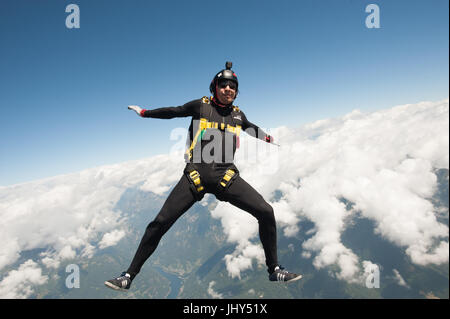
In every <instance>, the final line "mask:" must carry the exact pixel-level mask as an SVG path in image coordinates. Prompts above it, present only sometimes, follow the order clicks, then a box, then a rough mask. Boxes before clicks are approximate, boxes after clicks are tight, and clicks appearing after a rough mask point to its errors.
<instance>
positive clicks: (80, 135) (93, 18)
mask: <svg viewBox="0 0 450 319" xmlns="http://www.w3.org/2000/svg"><path fill="white" fill-rule="evenodd" d="M70 3H75V4H77V5H79V8H80V11H81V21H80V22H81V25H80V26H81V27H80V28H79V29H67V28H66V25H65V20H66V17H67V15H68V13H66V12H65V8H66V6H67V5H68V4H70ZM371 3H376V4H378V5H379V8H380V22H381V28H379V29H368V28H366V26H365V19H366V17H367V15H368V13H366V12H365V8H366V6H367V5H368V4H371ZM448 6H449V2H448V1H447V0H443V1H441V0H432V1H425V0H420V1H403V0H395V1H371V0H367V1H363V0H330V1H323V0H320V1H319V0H316V1H313V0H305V1H300V0H297V1H262V0H260V1H234V0H231V1H195V0H193V1H136V0H129V1H111V0H110V1H103V0H95V1H86V0H72V1H62V0H52V1H50V0H48V1H44V0H41V1H31V0H30V1H22V0H15V1H13V0H3V1H0V43H1V46H0V56H1V59H0V112H1V113H0V134H1V138H0V185H2V186H6V185H11V184H15V183H21V182H26V181H30V180H35V179H40V178H44V177H50V176H54V175H58V174H64V173H70V172H75V171H79V170H82V169H85V168H91V167H94V166H100V165H105V164H112V163H118V162H123V161H127V160H133V159H139V158H146V157H149V156H152V155H155V154H159V153H167V152H168V151H169V150H170V147H171V145H173V143H174V142H173V141H170V139H169V137H170V132H171V131H172V129H174V128H177V127H186V128H187V126H188V125H189V119H187V118H184V119H173V120H170V121H167V120H158V119H141V118H139V117H137V116H136V115H135V114H134V113H133V112H132V111H129V110H127V105H130V104H135V105H140V106H142V107H145V108H153V107H162V106H176V105H181V104H184V103H185V102H187V101H190V100H192V99H196V98H199V97H201V96H203V95H208V94H209V92H208V86H209V82H210V81H211V79H212V77H213V76H214V74H215V73H216V72H217V71H219V70H220V69H222V68H223V66H224V63H225V61H226V60H230V61H233V63H234V67H233V69H234V70H235V71H236V73H237V75H238V77H239V80H240V92H241V93H240V95H239V97H238V99H237V100H236V104H237V105H239V106H240V107H241V108H242V109H243V110H244V112H245V113H246V115H247V117H248V118H249V120H250V121H252V122H254V123H255V124H258V125H259V126H261V127H265V128H273V127H278V126H281V125H287V126H290V127H297V126H300V125H302V124H305V123H309V122H312V121H315V120H319V119H324V118H329V117H336V116H341V115H344V114H347V113H349V112H351V111H352V110H354V109H356V108H357V109H360V110H362V111H366V112H370V111H374V110H378V109H383V108H388V107H391V106H394V105H398V104H406V103H417V102H419V101H423V100H433V101H436V100H441V99H444V98H447V97H448V85H449V83H448V75H449V74H448V67H449V65H448V54H449V49H448V37H449V34H448V27H449V23H448V12H449V8H448ZM279 142H280V143H282V141H279Z"/></svg>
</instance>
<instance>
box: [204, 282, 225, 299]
mask: <svg viewBox="0 0 450 319" xmlns="http://www.w3.org/2000/svg"><path fill="white" fill-rule="evenodd" d="M215 284H216V282H215V281H210V282H209V285H208V290H207V291H208V294H209V295H210V296H211V297H212V298H214V299H223V295H222V294H220V293H218V292H216V291H214V289H213V286H214V285H215Z"/></svg>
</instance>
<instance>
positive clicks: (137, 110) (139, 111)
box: [128, 105, 142, 116]
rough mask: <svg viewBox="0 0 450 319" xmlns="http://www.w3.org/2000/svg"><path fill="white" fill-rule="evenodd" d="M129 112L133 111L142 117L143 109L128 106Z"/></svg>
mask: <svg viewBox="0 0 450 319" xmlns="http://www.w3.org/2000/svg"><path fill="white" fill-rule="evenodd" d="M128 109H129V110H133V111H135V112H136V113H137V115H139V116H141V111H142V109H141V108H140V107H139V106H137V105H128Z"/></svg>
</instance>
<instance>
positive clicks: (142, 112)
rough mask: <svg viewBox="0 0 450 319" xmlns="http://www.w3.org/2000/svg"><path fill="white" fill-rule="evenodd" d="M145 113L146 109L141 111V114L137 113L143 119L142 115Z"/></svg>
mask: <svg viewBox="0 0 450 319" xmlns="http://www.w3.org/2000/svg"><path fill="white" fill-rule="evenodd" d="M145 111H147V110H146V109H142V110H141V112H140V113H139V115H140V116H142V117H144V113H145Z"/></svg>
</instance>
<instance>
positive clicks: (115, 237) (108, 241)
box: [98, 229, 125, 249]
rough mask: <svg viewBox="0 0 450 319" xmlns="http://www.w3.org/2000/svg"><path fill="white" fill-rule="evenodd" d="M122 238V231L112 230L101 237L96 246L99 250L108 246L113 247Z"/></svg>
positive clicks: (123, 233) (123, 232)
mask: <svg viewBox="0 0 450 319" xmlns="http://www.w3.org/2000/svg"><path fill="white" fill-rule="evenodd" d="M124 236H125V231H124V230H118V229H114V230H113V231H111V232H109V233H106V234H105V235H103V238H102V240H101V241H100V242H99V244H98V246H99V248H100V249H103V248H106V247H109V246H114V245H116V244H117V243H118V242H119V240H121V239H122V238H123V237H124Z"/></svg>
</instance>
